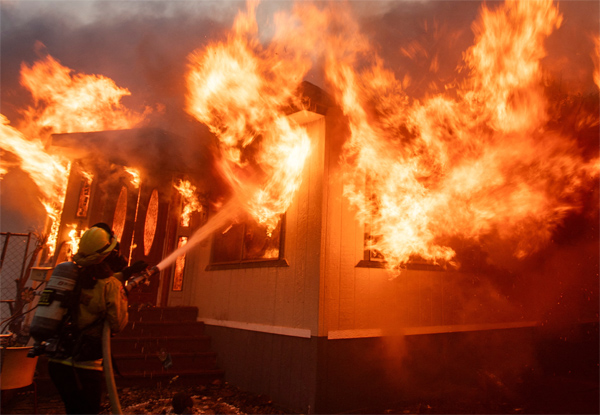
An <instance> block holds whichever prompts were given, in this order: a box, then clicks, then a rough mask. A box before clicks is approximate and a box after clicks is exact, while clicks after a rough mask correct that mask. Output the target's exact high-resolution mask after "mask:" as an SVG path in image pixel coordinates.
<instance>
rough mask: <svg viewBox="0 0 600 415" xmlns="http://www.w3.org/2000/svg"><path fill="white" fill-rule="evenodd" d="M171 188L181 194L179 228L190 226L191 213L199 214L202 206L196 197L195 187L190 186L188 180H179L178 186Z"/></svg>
mask: <svg viewBox="0 0 600 415" xmlns="http://www.w3.org/2000/svg"><path fill="white" fill-rule="evenodd" d="M173 187H175V189H177V191H178V192H179V193H180V194H181V196H182V198H183V211H182V212H181V226H183V227H188V226H190V219H191V217H192V213H194V212H201V211H202V205H201V204H200V202H199V201H198V196H196V186H194V185H192V184H191V183H190V182H189V181H188V180H179V183H178V184H174V185H173Z"/></svg>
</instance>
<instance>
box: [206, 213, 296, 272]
mask: <svg viewBox="0 0 600 415" xmlns="http://www.w3.org/2000/svg"><path fill="white" fill-rule="evenodd" d="M247 222H248V221H243V222H241V223H242V224H243V226H244V227H243V234H245V232H246V225H247ZM286 222H287V220H286V214H285V213H284V214H283V215H281V219H280V224H281V225H280V227H281V229H280V231H279V255H278V256H277V258H273V259H264V258H260V259H243V255H242V253H243V246H240V257H242V259H239V260H235V261H221V262H215V260H214V255H215V249H214V247H215V234H216V233H213V235H212V238H211V243H210V259H209V263H208V265H207V266H206V269H205V270H206V271H220V270H228V269H247V268H270V267H289V263H288V261H287V260H286V259H285V257H284V250H285V229H286ZM242 245H243V239H242Z"/></svg>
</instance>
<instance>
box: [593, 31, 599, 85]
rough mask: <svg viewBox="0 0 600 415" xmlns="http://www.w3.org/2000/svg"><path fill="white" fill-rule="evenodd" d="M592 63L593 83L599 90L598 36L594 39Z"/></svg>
mask: <svg viewBox="0 0 600 415" xmlns="http://www.w3.org/2000/svg"><path fill="white" fill-rule="evenodd" d="M592 60H593V61H594V82H595V83H596V86H597V87H598V88H600V35H596V36H595V37H594V52H593V53H592Z"/></svg>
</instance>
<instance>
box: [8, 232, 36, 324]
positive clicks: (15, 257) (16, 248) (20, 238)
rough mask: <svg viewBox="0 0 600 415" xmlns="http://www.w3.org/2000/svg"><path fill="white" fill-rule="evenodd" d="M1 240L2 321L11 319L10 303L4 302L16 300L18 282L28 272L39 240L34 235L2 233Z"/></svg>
mask: <svg viewBox="0 0 600 415" xmlns="http://www.w3.org/2000/svg"><path fill="white" fill-rule="evenodd" d="M1 236H2V239H0V249H1V251H0V252H1V257H0V299H1V300H3V303H2V304H1V305H0V320H2V321H3V320H4V319H6V318H8V317H10V308H9V306H8V304H9V303H7V302H4V300H16V296H17V283H16V280H18V279H20V278H22V277H23V276H24V275H25V273H26V272H27V266H28V264H29V263H30V260H31V256H32V255H33V254H34V252H35V248H36V243H37V238H36V237H35V236H34V235H33V234H32V233H10V232H2V233H1Z"/></svg>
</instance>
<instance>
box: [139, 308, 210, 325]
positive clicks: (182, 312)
mask: <svg viewBox="0 0 600 415" xmlns="http://www.w3.org/2000/svg"><path fill="white" fill-rule="evenodd" d="M197 318H198V308H197V307H136V306H130V307H129V322H134V321H196V319H197Z"/></svg>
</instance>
